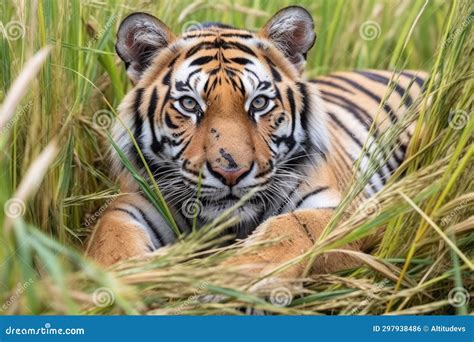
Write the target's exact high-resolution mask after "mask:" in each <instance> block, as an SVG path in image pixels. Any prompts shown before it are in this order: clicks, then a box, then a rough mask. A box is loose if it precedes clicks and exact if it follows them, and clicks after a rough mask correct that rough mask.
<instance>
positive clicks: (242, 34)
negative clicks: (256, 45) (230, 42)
mask: <svg viewBox="0 0 474 342" xmlns="http://www.w3.org/2000/svg"><path fill="white" fill-rule="evenodd" d="M219 36H220V37H230V38H234V37H237V38H243V39H251V38H253V37H254V36H252V35H251V34H248V33H221V34H220V35H219Z"/></svg>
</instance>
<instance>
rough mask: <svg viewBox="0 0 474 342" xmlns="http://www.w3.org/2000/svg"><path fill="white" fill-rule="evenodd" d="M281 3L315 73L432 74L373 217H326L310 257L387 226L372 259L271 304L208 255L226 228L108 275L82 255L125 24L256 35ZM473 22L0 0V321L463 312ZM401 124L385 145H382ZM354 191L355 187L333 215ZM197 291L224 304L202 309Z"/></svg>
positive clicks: (337, 5)
mask: <svg viewBox="0 0 474 342" xmlns="http://www.w3.org/2000/svg"><path fill="white" fill-rule="evenodd" d="M291 4H298V5H301V6H304V7H305V8H306V9H308V11H310V12H311V13H312V15H313V16H314V18H315V22H316V33H317V35H318V38H317V41H316V45H315V47H314V48H313V50H312V51H311V52H310V54H309V60H308V64H307V73H308V76H310V77H311V76H315V75H319V74H324V73H327V72H329V71H332V70H348V69H354V68H380V69H392V70H399V69H404V68H409V69H420V70H425V71H428V72H430V73H431V77H430V80H429V82H428V84H427V86H426V94H425V96H424V97H423V98H422V99H420V100H419V106H418V107H417V111H413V112H412V113H410V115H407V117H406V118H405V119H404V121H403V123H405V124H407V123H409V122H411V121H412V120H415V119H418V125H417V130H416V132H415V135H414V138H413V141H412V143H411V145H410V147H409V156H408V159H407V161H406V162H405V163H404V164H403V166H402V168H401V170H400V171H399V172H397V174H396V175H395V176H394V177H393V178H392V180H391V181H390V182H389V184H388V185H387V187H386V188H385V189H384V190H383V191H382V192H381V193H379V194H378V195H377V196H376V197H375V198H374V199H373V200H371V202H370V204H369V206H370V208H367V207H365V208H360V209H359V210H354V211H351V215H349V217H347V216H346V215H338V216H337V217H336V218H335V219H334V221H333V222H332V224H331V227H335V226H338V227H339V228H340V230H339V231H340V233H338V234H337V235H336V236H334V235H328V236H329V237H326V238H323V239H322V240H320V241H319V242H318V243H317V244H316V245H315V246H314V248H313V249H312V252H311V254H310V255H309V256H308V257H313V256H316V255H318V254H321V253H322V252H327V251H330V250H334V249H337V248H340V247H341V246H342V245H343V244H345V243H346V242H349V241H354V240H356V239H359V238H361V237H363V236H366V235H368V234H371V233H374V232H375V231H376V230H377V228H380V227H381V226H385V233H384V235H383V239H382V242H381V244H380V246H378V248H377V249H376V250H374V251H373V252H372V253H371V254H370V255H369V254H363V253H360V255H358V257H359V258H361V259H362V261H364V262H365V265H364V266H361V267H360V268H357V269H352V270H348V271H345V272H341V273H338V274H330V275H319V276H308V277H307V278H305V279H304V286H302V287H301V286H298V284H299V283H298V284H296V283H295V284H289V285H288V286H286V287H284V288H281V289H279V290H280V292H279V293H275V292H272V293H270V294H269V293H265V290H263V289H262V290H255V289H252V288H251V285H252V284H255V282H256V281H257V279H248V277H247V276H246V275H245V274H242V273H240V272H239V270H238V269H229V268H226V267H223V266H220V263H221V261H222V260H224V259H225V258H227V257H229V255H232V253H234V252H235V251H234V249H233V248H229V249H223V248H220V247H218V246H219V234H218V230H219V227H221V228H222V225H225V224H226V222H227V220H228V218H225V217H224V218H222V220H221V221H222V222H218V223H217V224H216V226H215V227H213V229H203V230H201V231H199V232H197V233H194V234H192V235H191V236H189V237H186V238H185V239H183V240H182V241H180V242H179V243H177V244H176V245H174V246H171V247H169V248H165V249H163V250H160V251H158V252H156V255H155V257H153V258H152V259H151V260H134V261H129V262H125V263H122V264H120V265H117V266H115V267H114V268H112V269H111V270H108V271H105V270H102V269H100V268H98V267H97V266H95V265H93V264H92V263H90V262H89V261H87V260H86V259H84V258H83V256H82V255H83V250H84V248H85V238H86V236H87V235H88V234H89V233H90V231H91V229H92V228H93V226H94V224H95V222H96V218H97V216H99V215H100V213H101V212H102V211H103V210H104V208H105V207H106V205H107V203H110V200H111V199H113V198H114V196H115V194H116V193H117V191H118V187H117V185H116V184H115V183H114V180H113V179H111V178H110V177H109V175H108V171H109V169H110V167H109V163H108V159H107V151H108V146H109V143H108V140H107V131H108V128H110V126H111V123H112V121H113V113H114V108H116V106H117V105H118V104H119V103H120V101H121V99H122V97H123V96H124V94H125V93H126V92H127V91H128V90H129V89H130V87H131V85H130V84H129V82H128V81H127V78H126V75H125V72H124V70H123V66H122V65H121V64H120V63H119V60H118V58H117V56H116V55H115V52H114V43H115V41H114V40H115V39H114V38H115V31H116V29H117V27H118V25H119V23H120V21H121V19H122V18H123V17H124V16H125V15H127V14H128V13H130V12H134V11H146V12H150V13H152V14H154V15H155V16H157V17H159V18H160V19H162V20H163V21H164V22H165V23H167V24H168V25H169V26H170V27H171V28H173V30H174V31H175V32H176V33H180V32H184V31H186V30H188V29H189V28H192V27H193V26H196V25H198V23H199V22H202V21H220V22H224V23H227V24H231V25H234V26H237V27H245V28H247V29H258V28H260V27H261V26H262V25H263V24H264V23H265V22H266V20H267V19H269V18H270V16H271V15H272V14H273V13H275V12H276V11H277V10H278V9H280V8H282V7H285V6H287V5H291ZM473 20H474V5H472V1H469V0H466V1H456V0H453V1H441V0H439V1H436V0H433V1H420V0H414V1H412V0H402V1H390V0H364V1H350V2H349V1H344V0H299V1H294V2H289V1H263V0H253V1H243V0H242V1H238V0H234V1H231V0H229V1H226V0H217V1H194V2H192V3H191V2H190V1H182V0H175V1H169V0H163V1H125V0H105V1H93V0H84V1H79V0H70V1H53V0H43V1H41V0H37V1H34V0H32V1H19V0H6V1H3V2H2V3H1V4H0V21H1V26H0V102H1V103H2V105H1V107H0V208H2V209H3V210H0V223H1V226H2V229H1V230H0V313H1V314H79V313H91V314H117V313H126V314H216V313H226V314H241V311H239V309H240V308H242V307H245V306H246V307H254V308H258V309H265V310H266V311H267V312H271V313H277V314H278V313H279V314H361V315H363V314H384V313H385V314H422V313H424V314H468V313H472V311H471V310H472V299H470V297H471V298H472V297H473V295H474V276H473V271H474V269H473V256H474V232H473V229H474V217H473V213H474V210H473V208H474V206H473V204H474V186H473V179H474V177H473V175H474V172H473V171H474V163H473V153H474V144H473V138H474V134H473V132H474V120H473V119H472V118H473V114H472V113H473V109H474V103H473V102H474V96H473V94H474V68H473V61H474V58H473V57H474V44H473V43H474V35H473V31H472V24H473V23H472V22H473ZM41 49H43V50H41ZM40 50H41V52H40V53H39V55H35V54H36V53H37V52H38V51H40ZM34 56H35V57H34ZM22 70H24V72H23V73H22ZM403 123H402V125H401V126H399V127H394V128H393V129H392V130H391V131H389V132H386V134H384V135H382V136H381V137H380V139H385V141H386V142H387V143H388V142H390V141H393V139H394V138H396V136H397V134H399V132H400V130H402V129H403ZM363 184H364V179H356V180H354V184H353V187H352V191H350V192H349V193H348V194H347V198H346V200H345V201H344V205H343V206H341V208H340V209H339V213H343V211H344V209H346V208H348V207H349V206H350V202H351V199H352V198H353V197H354V194H355V192H356V190H357V189H360V187H361V186H363ZM341 217H344V220H342V219H340V218H341ZM204 250H207V251H206V252H204ZM206 294H219V295H223V296H225V297H226V299H225V300H223V301H221V302H219V303H204V302H203V301H199V300H197V298H198V297H199V296H201V295H206ZM265 296H266V297H265ZM263 298H267V300H264V299H263ZM268 298H270V300H268Z"/></svg>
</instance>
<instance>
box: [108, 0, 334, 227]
mask: <svg viewBox="0 0 474 342" xmlns="http://www.w3.org/2000/svg"><path fill="white" fill-rule="evenodd" d="M315 38H316V35H315V33H314V24H313V20H312V17H311V15H310V14H309V13H308V12H307V11H306V10H305V9H303V8H301V7H296V6H292V7H288V8H285V9H283V10H281V11H279V12H278V13H276V14H275V15H274V16H273V17H272V18H271V19H270V20H269V21H268V22H267V24H266V25H265V26H264V27H263V28H262V29H261V30H259V31H258V32H251V31H248V30H242V29H235V28H232V27H230V26H226V25H223V24H216V23H207V24H202V25H199V26H198V25H196V27H194V28H193V29H191V30H188V31H187V32H184V33H183V34H181V35H180V36H177V35H175V34H174V33H173V32H172V31H171V30H170V29H169V28H168V27H167V26H166V25H165V24H164V23H163V22H161V21H160V20H159V19H157V18H155V17H154V16H151V15H149V14H145V13H134V14H131V15H130V16H128V17H127V18H126V19H124V21H123V22H122V23H121V25H120V28H119V31H118V33H117V44H116V50H117V53H118V54H119V56H120V57H121V59H122V60H123V61H124V62H125V66H126V68H127V74H128V75H129V77H130V79H131V81H132V82H133V84H134V86H135V87H134V89H133V90H132V91H131V92H130V93H129V94H128V95H127V96H126V98H125V99H124V101H123V103H122V104H121V106H120V108H119V111H120V115H121V117H122V119H123V120H122V122H125V124H126V126H128V127H129V128H130V131H131V132H133V134H134V136H135V139H136V140H137V142H138V145H139V147H140V149H141V150H142V152H143V154H144V156H145V158H146V161H147V163H148V164H149V165H150V166H151V167H152V168H153V172H154V173H155V177H156V180H157V182H158V185H159V186H160V187H161V190H162V192H163V193H164V194H165V197H167V199H168V201H169V202H170V204H171V206H175V207H176V208H178V210H181V209H180V205H182V203H183V201H185V200H187V199H189V198H193V196H197V192H198V191H197V190H198V188H199V189H200V191H199V200H200V203H201V208H200V213H199V214H200V218H201V219H202V220H204V221H206V220H209V219H212V218H215V217H216V216H217V215H219V213H221V212H222V211H223V210H225V209H228V208H229V207H230V206H231V205H233V204H235V202H236V201H238V200H239V199H240V198H241V197H242V196H243V195H245V194H246V193H248V192H249V191H251V190H254V191H255V195H254V197H253V198H251V199H250V200H249V201H248V203H246V204H245V205H243V206H242V207H241V208H240V209H239V210H240V212H239V216H240V217H241V219H242V222H243V223H244V224H248V223H252V222H253V223H258V222H259V220H260V219H262V218H263V216H264V215H265V212H268V211H269V210H271V208H273V210H276V209H275V208H276V207H277V206H278V205H281V203H282V202H284V201H289V200H290V199H289V197H290V196H291V192H292V191H293V190H294V188H295V187H296V186H297V185H298V184H299V183H300V182H302V181H304V179H303V177H304V176H303V175H302V174H303V173H304V172H303V171H302V170H301V168H300V166H301V165H303V164H305V163H306V164H308V161H311V162H315V161H317V158H319V157H321V155H324V151H325V149H326V145H327V138H326V136H327V134H326V131H325V126H324V124H323V123H322V122H320V121H322V118H320V117H319V116H318V115H319V114H318V113H319V111H320V110H321V109H319V107H318V97H317V96H315V95H314V94H313V93H312V92H311V91H310V90H309V84H308V83H306V82H305V80H304V79H303V77H302V70H303V67H304V64H305V60H306V54H307V53H308V51H309V50H310V48H311V47H312V46H313V44H314V41H315ZM114 138H115V140H116V141H118V142H119V145H120V147H121V148H122V149H123V150H124V151H126V152H127V154H128V156H129V157H130V159H133V158H136V154H137V152H136V150H135V149H134V147H133V144H132V142H131V139H130V136H129V132H128V131H127V130H126V129H125V128H124V127H123V125H122V124H121V123H117V124H116V126H115V129H114ZM136 161H137V164H139V165H141V161H140V159H139V158H136ZM309 164H311V163H309Z"/></svg>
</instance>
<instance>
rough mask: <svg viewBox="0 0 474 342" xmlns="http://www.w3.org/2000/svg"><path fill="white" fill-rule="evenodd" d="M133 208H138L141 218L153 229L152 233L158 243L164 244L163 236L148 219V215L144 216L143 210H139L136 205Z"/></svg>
mask: <svg viewBox="0 0 474 342" xmlns="http://www.w3.org/2000/svg"><path fill="white" fill-rule="evenodd" d="M135 209H137V210H138V212H139V213H140V215H141V216H142V218H143V220H144V221H145V222H146V224H147V225H148V227H150V229H151V230H152V231H153V233H155V237H156V239H157V240H158V241H159V242H160V245H161V246H165V245H166V244H165V242H164V239H163V236H162V235H161V233H160V231H159V229H158V228H157V227H156V226H155V225H154V224H153V222H151V221H150V219H149V218H148V216H146V214H145V213H144V212H143V210H141V209H140V208H137V207H135Z"/></svg>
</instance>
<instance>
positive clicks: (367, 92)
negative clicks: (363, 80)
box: [328, 75, 397, 123]
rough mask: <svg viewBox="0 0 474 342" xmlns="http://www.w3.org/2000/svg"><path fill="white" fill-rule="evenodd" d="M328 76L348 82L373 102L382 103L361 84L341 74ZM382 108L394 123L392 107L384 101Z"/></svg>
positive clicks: (394, 117)
mask: <svg viewBox="0 0 474 342" xmlns="http://www.w3.org/2000/svg"><path fill="white" fill-rule="evenodd" d="M328 77H331V78H336V79H338V80H341V81H344V82H346V83H348V84H350V85H351V86H352V87H354V88H355V89H357V90H359V91H361V92H362V93H364V94H365V95H367V96H368V97H370V98H371V99H372V100H374V101H375V102H377V104H379V105H380V104H381V103H382V99H381V98H380V97H379V96H377V95H375V94H374V93H372V92H371V91H369V90H367V89H366V88H364V87H363V86H361V85H360V84H358V83H356V82H354V81H352V80H350V79H348V78H346V77H343V76H339V75H330V76H328ZM382 108H383V109H384V110H385V112H386V113H387V114H388V116H389V118H390V121H391V122H392V123H395V122H397V117H396V116H395V113H394V112H393V109H392V107H391V106H390V105H389V104H388V103H386V102H384V103H382Z"/></svg>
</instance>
